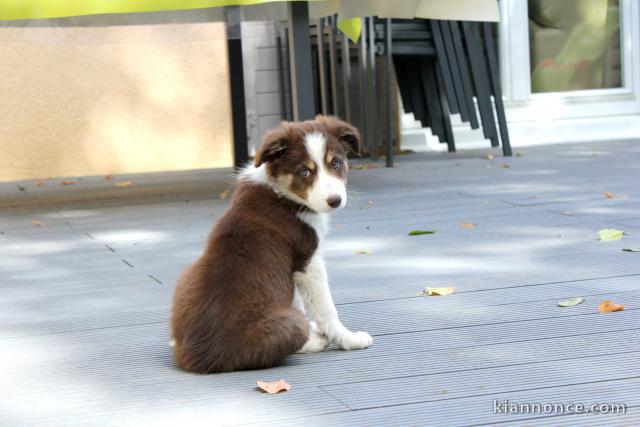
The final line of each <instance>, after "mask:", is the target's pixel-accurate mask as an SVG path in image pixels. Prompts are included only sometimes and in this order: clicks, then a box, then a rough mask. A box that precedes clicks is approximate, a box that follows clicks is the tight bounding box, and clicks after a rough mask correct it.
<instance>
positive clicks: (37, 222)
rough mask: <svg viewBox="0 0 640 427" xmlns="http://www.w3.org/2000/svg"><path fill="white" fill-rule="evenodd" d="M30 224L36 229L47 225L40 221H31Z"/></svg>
mask: <svg viewBox="0 0 640 427" xmlns="http://www.w3.org/2000/svg"><path fill="white" fill-rule="evenodd" d="M31 224H33V225H35V226H36V227H44V226H45V225H47V224H46V223H45V222H44V221H40V220H37V219H34V220H33V221H31Z"/></svg>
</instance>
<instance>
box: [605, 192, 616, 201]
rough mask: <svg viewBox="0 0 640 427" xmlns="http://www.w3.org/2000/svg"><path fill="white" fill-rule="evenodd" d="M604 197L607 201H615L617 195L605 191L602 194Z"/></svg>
mask: <svg viewBox="0 0 640 427" xmlns="http://www.w3.org/2000/svg"><path fill="white" fill-rule="evenodd" d="M602 194H603V195H604V197H606V198H607V199H615V198H616V195H615V194H614V193H612V192H611V191H605V192H604V193H602Z"/></svg>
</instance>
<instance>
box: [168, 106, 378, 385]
mask: <svg viewBox="0 0 640 427" xmlns="http://www.w3.org/2000/svg"><path fill="white" fill-rule="evenodd" d="M359 145H360V137H359V134H358V131H357V130H356V129H355V128H354V127H352V126H351V125H349V124H347V123H345V122H343V121H341V120H339V119H337V118H335V117H323V116H318V117H317V118H316V119H315V120H310V121H306V122H298V123H287V122H284V123H282V124H281V125H280V126H279V127H277V128H276V129H273V130H272V131H270V132H269V133H267V135H266V136H265V137H264V141H263V145H262V147H261V149H260V151H259V152H258V154H257V155H256V158H255V163H254V164H253V165H250V166H248V167H246V168H245V169H244V170H243V171H242V172H241V173H240V174H239V177H238V183H237V186H236V189H235V192H234V197H233V200H232V203H231V208H230V209H229V210H228V211H227V212H226V213H225V215H224V216H223V217H222V218H221V219H220V221H219V222H218V224H217V225H216V227H215V228H214V230H213V232H212V233H211V236H210V238H209V242H208V245H207V247H206V250H205V252H204V254H203V255H202V257H201V258H200V259H199V260H198V261H196V263H195V264H193V265H192V266H191V267H190V268H188V269H187V270H186V271H185V272H184V273H183V275H182V277H181V278H180V280H179V281H178V284H177V286H176V290H175V294H174V299H173V308H172V322H171V328H172V334H173V338H174V340H175V355H176V360H177V362H178V364H179V365H180V366H181V367H182V368H183V369H185V370H187V371H193V372H201V373H213V372H227V371H234V370H239V369H252V368H265V367H269V366H273V365H275V364H277V363H278V362H280V361H281V360H282V359H284V358H285V357H286V356H287V355H289V354H291V353H294V352H317V351H322V350H323V349H324V348H325V347H326V345H327V344H328V343H329V342H332V343H334V344H335V345H337V346H338V347H340V348H342V349H345V350H355V349H361V348H366V347H369V346H370V345H371V343H372V338H371V336H370V335H369V334H367V333H366V332H351V331H349V330H348V329H347V328H345V327H344V326H343V325H342V323H341V322H340V320H339V319H338V313H337V311H336V308H335V305H334V303H333V299H332V297H331V293H330V291H329V284H328V281H327V272H326V268H325V264H324V260H323V255H322V242H323V239H324V237H325V235H326V233H327V229H328V221H329V218H328V215H329V214H330V213H331V212H334V211H336V210H337V209H339V208H342V207H344V206H345V205H346V203H347V192H346V183H347V171H348V165H347V154H348V152H349V151H350V150H354V151H359ZM305 305H306V308H307V309H308V310H309V311H310V312H311V313H310V314H311V315H312V316H313V319H315V322H309V320H308V319H307V317H306V316H305Z"/></svg>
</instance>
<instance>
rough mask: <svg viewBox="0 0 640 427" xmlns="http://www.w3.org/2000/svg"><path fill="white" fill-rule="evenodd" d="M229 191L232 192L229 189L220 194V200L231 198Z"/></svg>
mask: <svg viewBox="0 0 640 427" xmlns="http://www.w3.org/2000/svg"><path fill="white" fill-rule="evenodd" d="M229 191H230V190H229V189H228V188H227V189H226V190H224V191H223V192H222V193H220V194H218V198H219V199H221V200H224V199H226V198H227V197H229Z"/></svg>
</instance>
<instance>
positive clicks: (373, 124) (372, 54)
mask: <svg viewBox="0 0 640 427" xmlns="http://www.w3.org/2000/svg"><path fill="white" fill-rule="evenodd" d="M375 19H376V18H375V17H373V16H371V17H369V22H368V24H369V32H368V34H367V35H368V36H369V46H368V48H369V70H368V71H369V73H368V74H369V84H368V88H369V96H370V98H369V99H370V100H371V104H370V106H369V108H370V113H371V120H369V126H370V128H369V151H370V152H369V156H370V157H371V159H372V160H378V158H379V157H380V153H379V152H378V137H379V130H378V129H379V128H378V120H380V117H379V116H378V111H379V109H378V103H379V102H380V100H379V99H378V95H379V92H378V76H377V75H376V28H375Z"/></svg>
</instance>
